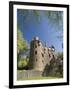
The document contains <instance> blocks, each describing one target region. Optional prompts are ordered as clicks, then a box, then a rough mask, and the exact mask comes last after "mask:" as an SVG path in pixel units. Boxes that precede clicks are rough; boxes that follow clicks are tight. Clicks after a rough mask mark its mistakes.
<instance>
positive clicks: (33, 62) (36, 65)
mask: <svg viewBox="0 0 71 90" xmlns="http://www.w3.org/2000/svg"><path fill="white" fill-rule="evenodd" d="M52 58H53V54H52V51H51V48H48V47H47V46H43V45H42V43H41V41H40V40H39V38H38V37H35V38H34V39H33V40H32V41H31V43H30V59H29V63H28V65H29V68H30V69H33V70H36V71H43V70H44V68H45V66H46V64H49V63H50V60H51V59H52Z"/></svg>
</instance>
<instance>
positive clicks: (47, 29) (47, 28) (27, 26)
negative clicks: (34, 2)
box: [17, 9, 63, 52]
mask: <svg viewBox="0 0 71 90" xmlns="http://www.w3.org/2000/svg"><path fill="white" fill-rule="evenodd" d="M30 11H31V12H30V13H29V14H28V15H27V17H28V18H27V19H26V20H27V21H26V20H25V16H24V15H25V13H22V12H21V11H20V9H18V10H17V21H18V25H19V30H21V32H22V33H23V38H24V39H25V40H27V42H28V43H29V44H30V41H31V40H32V39H33V38H34V37H36V36H38V37H39V38H40V40H41V41H42V43H43V44H44V43H47V46H48V47H50V46H51V45H53V46H54V47H55V49H56V51H58V52H59V51H62V42H63V41H62V40H60V39H59V38H57V36H59V35H62V34H63V27H62V25H61V26H58V25H56V24H54V23H53V22H52V21H51V20H50V19H49V17H48V16H45V15H44V12H46V11H39V12H40V17H39V19H40V22H38V21H37V20H36V19H34V16H33V15H32V10H30Z"/></svg>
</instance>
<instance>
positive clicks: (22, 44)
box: [17, 29, 28, 68]
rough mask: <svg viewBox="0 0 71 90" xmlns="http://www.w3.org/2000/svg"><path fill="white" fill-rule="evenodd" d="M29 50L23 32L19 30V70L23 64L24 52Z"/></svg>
mask: <svg viewBox="0 0 71 90" xmlns="http://www.w3.org/2000/svg"><path fill="white" fill-rule="evenodd" d="M27 49H28V46H27V42H26V40H25V39H24V38H23V35H22V32H21V31H20V30H19V29H18V30H17V68H19V63H22V62H21V54H22V52H24V51H26V50H27ZM25 62H26V61H25ZM22 65H24V64H22Z"/></svg>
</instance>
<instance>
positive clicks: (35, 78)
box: [18, 77, 59, 80]
mask: <svg viewBox="0 0 71 90" xmlns="http://www.w3.org/2000/svg"><path fill="white" fill-rule="evenodd" d="M44 79H59V78H57V77H31V78H20V79H18V80H44Z"/></svg>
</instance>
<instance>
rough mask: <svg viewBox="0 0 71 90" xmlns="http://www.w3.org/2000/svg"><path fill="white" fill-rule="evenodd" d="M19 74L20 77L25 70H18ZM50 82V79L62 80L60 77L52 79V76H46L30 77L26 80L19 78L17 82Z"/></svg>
mask: <svg viewBox="0 0 71 90" xmlns="http://www.w3.org/2000/svg"><path fill="white" fill-rule="evenodd" d="M17 73H18V74H19V75H20V74H21V73H24V70H18V71H17ZM46 79H47V80H49V79H61V78H60V77H52V76H47V77H44V76H37V77H29V78H24V77H21V78H18V79H17V80H19V81H20V80H46Z"/></svg>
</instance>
